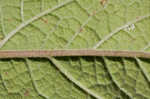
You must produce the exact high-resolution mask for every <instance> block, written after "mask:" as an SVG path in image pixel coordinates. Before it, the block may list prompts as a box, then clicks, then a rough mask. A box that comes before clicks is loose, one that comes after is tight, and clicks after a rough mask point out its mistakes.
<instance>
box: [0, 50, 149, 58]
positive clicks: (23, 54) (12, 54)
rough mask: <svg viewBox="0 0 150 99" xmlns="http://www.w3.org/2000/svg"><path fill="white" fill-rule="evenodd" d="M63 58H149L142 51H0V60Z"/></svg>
mask: <svg viewBox="0 0 150 99" xmlns="http://www.w3.org/2000/svg"><path fill="white" fill-rule="evenodd" d="M50 56H54V57H63V56H111V57H131V58H136V57H140V58H150V52H144V51H110V50H93V49H80V50H78V49H77V50H75V49H74V50H68V49H67V50H30V51H29V50H23V51H16V50H8V51H0V58H30V57H31V58H38V57H41V58H42V57H50Z"/></svg>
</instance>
